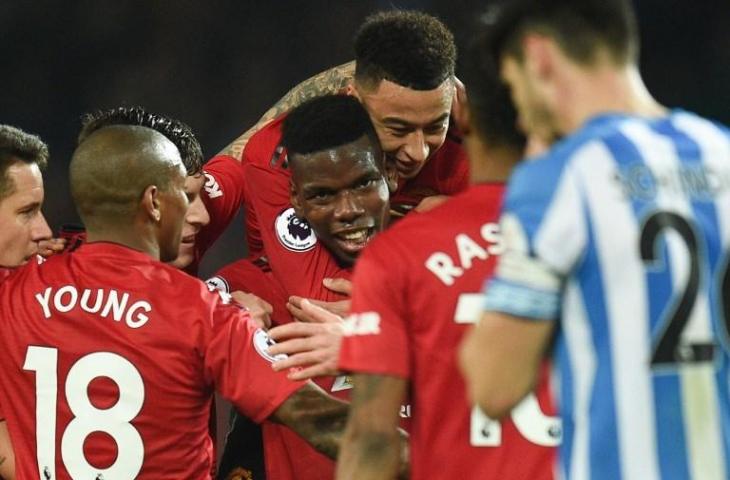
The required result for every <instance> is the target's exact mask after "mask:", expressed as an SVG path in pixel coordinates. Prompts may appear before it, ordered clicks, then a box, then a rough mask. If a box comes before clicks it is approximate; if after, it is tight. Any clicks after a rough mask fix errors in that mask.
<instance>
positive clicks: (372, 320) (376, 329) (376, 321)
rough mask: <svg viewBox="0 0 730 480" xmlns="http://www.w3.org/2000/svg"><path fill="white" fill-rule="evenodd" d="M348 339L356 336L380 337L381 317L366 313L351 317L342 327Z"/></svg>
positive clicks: (374, 313)
mask: <svg viewBox="0 0 730 480" xmlns="http://www.w3.org/2000/svg"><path fill="white" fill-rule="evenodd" d="M342 327H343V331H344V334H345V336H346V337H352V336H355V335H378V334H379V333H380V315H379V314H378V313H377V312H364V313H356V314H353V315H350V316H349V317H347V318H346V319H345V323H344V324H343V325H342Z"/></svg>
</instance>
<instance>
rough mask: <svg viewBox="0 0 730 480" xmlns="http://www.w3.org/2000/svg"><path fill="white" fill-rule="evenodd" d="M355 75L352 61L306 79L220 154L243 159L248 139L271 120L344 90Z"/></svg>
mask: <svg viewBox="0 0 730 480" xmlns="http://www.w3.org/2000/svg"><path fill="white" fill-rule="evenodd" d="M354 75H355V61H354V60H353V61H350V62H347V63H343V64H342V65H338V66H336V67H333V68H330V69H329V70H325V71H324V72H321V73H318V74H317V75H315V76H313V77H311V78H308V79H307V80H304V81H303V82H302V83H300V84H299V85H297V86H296V87H294V88H292V89H291V90H289V91H288V92H287V93H286V94H285V95H284V96H283V97H282V98H281V99H280V100H279V101H278V102H276V104H275V105H274V106H273V107H271V108H270V109H269V110H267V111H266V113H264V115H263V116H262V117H261V118H260V119H259V121H258V122H256V125H254V126H253V127H251V128H250V129H248V130H246V132H244V133H243V135H241V136H240V137H238V138H236V139H235V140H234V141H233V142H232V143H231V144H230V145H228V146H227V147H226V148H224V149H223V150H222V151H221V152H220V155H230V156H232V157H235V158H237V159H238V160H241V155H242V153H243V149H244V147H245V146H246V143H248V140H249V139H250V138H251V137H252V136H253V135H254V134H255V133H256V132H258V131H259V130H261V129H262V128H263V127H264V126H266V125H267V124H268V123H269V122H271V121H272V120H274V119H275V118H277V117H278V116H280V115H281V114H282V113H284V112H288V111H289V110H291V109H292V108H294V107H297V106H299V105H301V104H302V103H304V102H305V101H307V100H309V99H310V98H314V97H319V96H321V95H326V94H335V93H338V92H340V91H342V90H343V89H344V88H345V87H346V86H347V84H348V83H350V81H351V80H352V78H353V77H354Z"/></svg>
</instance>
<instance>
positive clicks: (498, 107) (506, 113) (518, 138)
mask: <svg viewBox="0 0 730 480" xmlns="http://www.w3.org/2000/svg"><path fill="white" fill-rule="evenodd" d="M490 48H491V43H490V36H489V30H484V29H482V30H481V31H480V32H479V34H477V35H476V37H475V39H474V40H473V41H472V42H471V43H470V44H469V46H468V47H467V49H466V53H465V56H466V61H465V62H464V68H463V69H462V71H461V74H460V77H461V79H462V80H463V81H464V85H465V86H466V91H467V93H468V95H467V100H468V103H469V114H470V118H471V123H472V128H474V129H475V130H476V133H477V135H478V136H479V137H480V138H481V139H482V140H483V141H484V143H486V144H488V145H490V146H507V147H511V148H514V149H518V150H524V148H525V145H526V143H527V139H526V138H525V135H524V134H523V133H522V132H520V130H519V129H518V128H517V111H516V109H515V106H514V104H513V103H512V99H511V98H510V92H509V88H508V87H507V85H506V84H505V83H504V82H503V81H502V80H501V78H500V77H499V65H498V64H497V63H496V62H495V61H494V57H493V56H492V55H491V52H490Z"/></svg>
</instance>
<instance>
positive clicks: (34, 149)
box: [0, 125, 48, 199]
mask: <svg viewBox="0 0 730 480" xmlns="http://www.w3.org/2000/svg"><path fill="white" fill-rule="evenodd" d="M18 162H24V163H29V164H33V163H34V164H36V165H38V168H40V169H41V170H43V169H45V168H46V165H47V164H48V146H47V145H46V144H45V143H43V141H42V140H41V139H40V138H39V137H37V136H36V135H32V134H30V133H26V132H24V131H23V130H21V129H19V128H16V127H11V126H10V125H0V199H3V198H5V197H7V196H8V195H10V194H11V193H13V191H14V190H15V184H14V183H13V182H12V181H11V180H10V178H8V168H10V166H11V165H13V164H15V163H18Z"/></svg>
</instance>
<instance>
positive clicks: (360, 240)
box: [334, 227, 375, 253]
mask: <svg viewBox="0 0 730 480" xmlns="http://www.w3.org/2000/svg"><path fill="white" fill-rule="evenodd" d="M374 233H375V228H374V227H365V228H357V229H351V230H347V231H342V232H338V233H336V234H334V238H335V240H336V241H337V243H338V245H339V246H340V248H341V249H342V250H344V251H346V252H350V253H357V252H359V251H360V250H362V249H363V248H365V245H367V244H368V242H370V239H371V238H372V237H373V234H374Z"/></svg>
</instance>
